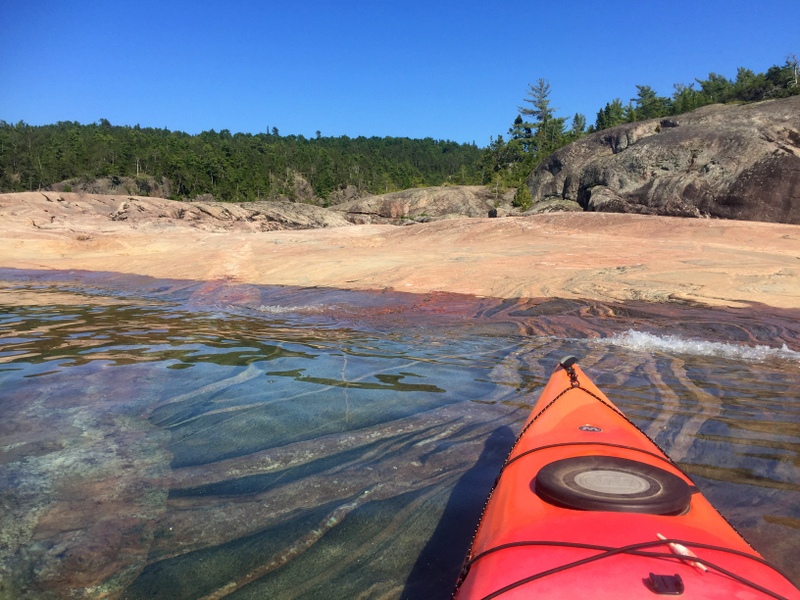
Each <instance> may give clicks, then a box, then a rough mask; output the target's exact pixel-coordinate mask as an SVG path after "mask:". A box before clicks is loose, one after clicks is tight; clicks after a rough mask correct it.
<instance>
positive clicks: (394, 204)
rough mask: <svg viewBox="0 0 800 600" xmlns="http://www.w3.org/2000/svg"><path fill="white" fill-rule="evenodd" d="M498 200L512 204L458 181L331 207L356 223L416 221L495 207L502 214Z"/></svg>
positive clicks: (476, 214) (486, 213)
mask: <svg viewBox="0 0 800 600" xmlns="http://www.w3.org/2000/svg"><path fill="white" fill-rule="evenodd" d="M512 194H513V192H512ZM498 200H499V202H498ZM496 203H498V204H502V203H506V204H510V197H509V198H507V199H506V198H503V199H496V198H495V196H494V195H493V194H492V192H491V191H490V190H489V189H488V188H486V187H483V186H469V185H459V186H442V187H428V188H413V189H409V190H403V191H400V192H392V193H389V194H381V195H379V196H368V197H366V198H360V199H357V200H353V201H350V202H345V203H343V204H338V205H336V206H333V207H331V208H332V210H335V211H338V212H340V213H342V214H343V215H344V216H345V217H346V218H347V219H348V220H349V221H351V222H353V223H357V224H362V223H398V222H406V223H414V222H424V221H433V220H440V219H448V218H459V217H487V216H489V213H490V212H492V211H495V212H494V213H493V216H502V214H499V213H501V212H503V209H502V208H500V209H498V207H497V206H496ZM498 210H499V212H498ZM503 214H504V213H503Z"/></svg>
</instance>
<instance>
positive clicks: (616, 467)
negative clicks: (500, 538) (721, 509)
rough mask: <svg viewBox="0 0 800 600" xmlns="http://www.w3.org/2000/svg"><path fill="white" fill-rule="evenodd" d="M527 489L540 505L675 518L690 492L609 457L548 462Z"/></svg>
mask: <svg viewBox="0 0 800 600" xmlns="http://www.w3.org/2000/svg"><path fill="white" fill-rule="evenodd" d="M532 487H533V489H534V491H535V492H536V494H537V495H538V496H539V497H540V498H542V500H545V501H546V502H549V503H551V504H555V505H557V506H562V507H565V508H572V509H576V510H597V511H611V512H634V513H647V514H654V515H677V514H680V513H682V512H685V511H686V510H687V509H688V508H689V504H690V503H691V500H692V487H690V486H689V484H687V483H686V482H685V481H684V480H683V479H681V478H680V477H678V476H677V475H674V474H672V473H669V472H667V471H665V470H663V469H659V468H658V467H654V466H652V465H648V464H645V463H641V462H638V461H635V460H629V459H625V458H618V457H614V456H577V457H573V458H565V459H562V460H557V461H554V462H551V463H550V464H548V465H545V466H544V467H543V468H542V469H541V470H540V471H539V473H538V474H537V475H536V478H535V479H534V481H533V486H532Z"/></svg>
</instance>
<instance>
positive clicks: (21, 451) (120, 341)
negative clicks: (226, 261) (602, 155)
mask: <svg viewBox="0 0 800 600" xmlns="http://www.w3.org/2000/svg"><path fill="white" fill-rule="evenodd" d="M799 316H800V311H786V310H783V311H781V310H778V309H771V308H768V307H752V306H751V307H742V308H731V309H712V308H708V307H704V306H691V305H680V304H669V305H648V304H644V303H642V304H636V303H627V304H613V303H600V302H594V301H585V302H583V301H575V300H558V299H547V300H544V299H541V300H526V301H511V300H498V299H492V298H472V297H466V296H458V295H454V294H444V293H442V294H426V295H412V294H403V293H398V292H393V291H390V290H386V291H377V292H371V293H367V292H346V291H342V290H332V289H322V288H312V289H301V288H280V287H264V286H251V285H242V284H237V283H236V282H233V281H214V282H193V281H173V280H155V279H150V278H146V277H138V276H130V275H120V274H114V273H86V272H72V271H71V272H36V271H16V270H13V269H0V390H2V392H1V396H0V599H3V600H5V599H11V598H22V599H29V598H30V599H33V598H37V599H39V598H43V599H50V598H52V599H60V598H79V597H80V598H99V597H104V598H124V599H139V598H165V599H166V598H170V599H184V598H185V599H190V598H191V599H195V598H207V599H211V598H227V599H246V598H253V599H255V598H282V599H283V598H309V599H311V598H324V599H325V600H330V599H331V598H365V599H366V598H387V599H389V598H428V599H436V598H443V599H445V598H449V597H450V592H451V590H452V586H453V584H454V582H455V578H456V575H457V572H458V570H459V567H460V564H461V561H462V560H463V557H464V555H465V554H466V551H467V549H468V546H469V543H470V540H471V537H472V534H473V532H474V529H475V526H476V525H477V520H478V517H479V515H480V512H481V509H482V507H483V504H484V502H485V499H486V496H487V494H488V492H489V490H490V488H491V485H492V483H493V482H494V479H495V477H496V475H497V472H498V469H499V467H500V465H501V464H502V462H503V460H504V458H505V456H506V454H507V453H508V451H509V450H510V448H511V445H512V443H513V441H514V436H515V435H516V433H517V432H518V430H519V428H520V426H521V424H522V422H523V421H524V420H525V418H526V416H527V414H528V411H529V410H530V407H531V406H532V404H533V402H534V400H535V398H536V397H537V395H538V393H539V391H540V390H541V388H542V386H543V384H544V383H545V382H546V380H547V378H548V376H549V374H550V373H551V372H552V370H553V369H554V368H555V367H556V365H557V363H558V360H559V359H560V358H562V357H563V356H565V355H568V354H573V355H576V356H578V357H579V358H580V364H581V366H582V367H583V368H584V370H585V371H586V372H587V373H588V374H589V375H590V376H591V377H592V378H593V379H594V380H595V382H596V383H597V384H598V386H600V387H601V388H602V389H603V390H604V391H605V392H606V393H607V395H608V396H609V397H610V398H611V399H612V400H613V401H614V403H616V404H617V405H618V406H619V407H620V408H621V409H622V410H623V411H624V412H625V413H626V414H627V415H628V416H629V417H630V418H631V419H632V420H633V421H634V422H636V423H637V424H638V425H639V426H640V427H641V428H642V429H643V430H644V431H646V432H647V433H648V434H649V435H650V436H651V437H652V438H654V440H655V441H656V442H657V443H658V444H659V445H660V446H661V447H662V448H663V449H664V450H665V451H666V452H667V453H669V454H670V456H671V457H672V458H673V459H674V460H676V461H677V462H678V463H679V464H680V465H681V466H682V468H683V469H684V470H685V471H687V472H688V473H689V474H690V476H691V477H692V478H693V479H694V480H695V482H696V484H697V485H698V486H699V487H700V489H701V490H702V491H703V493H704V494H705V495H706V496H707V497H708V498H709V500H710V501H711V502H712V503H714V504H715V505H716V506H717V508H718V509H720V511H721V512H722V513H723V514H724V515H725V517H727V518H728V520H729V521H730V522H731V523H732V524H733V525H734V526H735V527H736V528H737V529H738V530H739V531H740V533H742V535H744V537H745V538H746V539H748V541H750V542H751V543H752V544H753V545H754V546H755V547H756V549H758V550H759V551H760V552H761V553H762V554H764V555H765V556H766V557H767V558H768V559H770V560H771V561H773V562H774V563H776V564H777V565H778V566H780V567H781V568H783V569H784V570H785V571H787V572H788V573H789V575H790V576H791V577H792V578H793V581H794V582H795V584H797V583H798V582H800V567H799V566H798V565H800V458H799V457H798V453H799V450H800V400H798V394H797V390H798V389H800V319H798V317H799Z"/></svg>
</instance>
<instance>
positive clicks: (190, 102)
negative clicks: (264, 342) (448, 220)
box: [0, 0, 800, 146]
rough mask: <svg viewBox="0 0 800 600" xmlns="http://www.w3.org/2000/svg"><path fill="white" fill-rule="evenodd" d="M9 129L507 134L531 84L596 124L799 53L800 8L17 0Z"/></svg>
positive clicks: (5, 6) (9, 53) (797, 0)
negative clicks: (650, 92)
mask: <svg viewBox="0 0 800 600" xmlns="http://www.w3.org/2000/svg"><path fill="white" fill-rule="evenodd" d="M0 32H2V33H0V119H2V120H5V121H7V122H9V123H16V122H17V121H19V120H23V121H25V122H27V123H29V124H33V125H42V124H47V123H55V122H57V121H79V122H81V123H92V122H96V121H99V120H100V119H101V118H105V119H108V120H109V121H111V123H112V124H114V125H136V124H140V125H141V126H143V127H166V128H168V129H172V130H181V131H186V132H188V133H199V132H201V131H204V130H208V129H215V130H217V131H219V130H221V129H229V130H231V131H232V132H240V131H241V132H250V133H257V132H263V131H265V130H266V128H267V127H270V128H271V127H277V128H278V129H279V130H280V133H281V134H283V135H286V134H302V135H305V136H306V137H313V136H314V134H315V132H316V131H317V130H320V131H321V132H322V134H323V135H331V136H339V135H349V136H351V137H356V136H359V135H365V136H373V135H374V136H408V137H414V138H421V137H428V136H430V137H433V138H436V139H450V140H455V141H458V142H472V141H474V142H476V143H477V144H478V145H479V146H485V145H486V144H488V143H489V138H490V136H492V135H497V134H498V133H500V134H503V135H505V133H506V131H507V130H508V128H509V126H510V125H511V123H512V122H513V120H514V117H515V116H516V114H517V107H518V106H519V105H521V104H523V102H522V99H523V97H524V96H525V92H526V90H527V86H528V84H529V83H534V82H535V81H536V80H537V79H538V78H544V79H547V80H549V82H550V84H551V86H552V92H551V104H552V106H553V107H555V108H556V109H557V111H556V114H557V115H558V116H565V117H569V118H571V116H572V115H573V114H575V113H576V112H580V113H583V114H584V115H586V117H587V121H588V122H589V123H593V122H594V121H595V118H596V114H597V111H598V109H600V108H601V107H602V106H603V105H605V103H606V102H608V101H610V100H613V99H614V98H617V97H619V98H621V99H622V100H623V101H625V102H627V101H628V99H629V98H631V97H633V96H635V94H636V88H635V85H636V84H647V85H650V86H652V87H653V88H654V89H655V90H656V91H657V92H658V93H659V94H661V95H666V96H669V95H671V94H672V92H673V84H674V83H691V82H692V81H693V80H694V78H695V77H706V76H707V75H708V73H709V72H711V71H714V72H717V73H720V74H722V75H725V76H726V77H731V78H732V77H735V75H736V69H737V67H740V66H745V67H748V68H750V69H753V70H754V71H757V72H758V71H765V70H766V69H767V68H769V67H770V66H772V65H774V64H783V63H784V61H785V59H786V56H787V55H788V54H798V55H800V0H758V1H756V0H747V1H742V0H669V1H666V0H665V1H656V0H635V1H634V0H620V1H617V2H611V1H602V0H597V1H588V0H559V1H549V2H543V1H539V0H527V1H518V0H510V1H502V0H497V1H490V0H486V1H484V2H477V1H473V0H459V1H453V0H426V1H419V0H408V1H401V0H397V1H388V0H387V1H382V0H371V1H362V0H350V1H337V0H319V1H312V0H284V1H276V0H260V1H259V0H254V1H249V0H224V1H223V0H220V1H218V2H205V1H202V0H194V1H186V0H176V1H170V0H161V1H160V2H151V1H137V2H131V1H129V0H106V1H101V0H96V1H88V0H71V1H64V0H2V2H0Z"/></svg>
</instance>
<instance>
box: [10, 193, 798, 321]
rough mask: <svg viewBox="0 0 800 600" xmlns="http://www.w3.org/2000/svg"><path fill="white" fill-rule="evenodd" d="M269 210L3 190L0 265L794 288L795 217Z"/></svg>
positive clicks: (676, 288)
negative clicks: (409, 221)
mask: <svg viewBox="0 0 800 600" xmlns="http://www.w3.org/2000/svg"><path fill="white" fill-rule="evenodd" d="M270 208H271V209H272V211H273V212H271V213H269V212H267V211H266V209H265V208H262V207H260V206H253V207H240V206H237V205H220V204H203V203H186V202H176V201H170V200H164V199H158V198H143V197H133V196H124V195H123V196H93V195H85V194H83V195H81V194H69V193H49V192H45V193H40V192H28V193H20V194H3V195H0V232H2V236H3V240H4V244H3V246H2V250H0V267H5V268H15V269H33V270H42V269H44V270H64V269H83V270H88V271H108V272H119V273H129V274H139V275H149V276H153V277H163V278H177V279H190V280H195V281H197V280H205V281H208V280H229V281H231V282H235V283H239V284H246V283H253V284H266V285H292V286H306V287H310V286H325V287H331V288H339V289H352V290H383V289H395V290H398V291H403V292H411V293H427V292H432V291H448V292H456V293H460V294H469V295H475V296H487V297H495V298H574V299H578V298H580V299H588V300H592V299H595V300H601V301H626V300H643V301H651V302H684V303H687V302H688V303H701V304H707V305H715V306H732V307H737V306H738V307H741V306H747V305H749V304H761V305H765V306H772V307H776V308H798V298H800V227H798V226H796V225H785V224H775V223H759V222H745V221H731V220H715V219H685V218H671V217H660V216H650V215H632V214H610V213H591V212H561V213H550V214H539V215H529V216H519V217H507V218H462V219H442V220H436V221H433V222H428V223H418V224H415V225H414V226H411V227H403V226H396V225H389V224H374V223H373V224H366V225H352V224H351V223H350V222H349V221H347V220H346V219H344V218H341V220H338V221H336V222H335V223H333V224H331V223H330V222H328V224H327V225H326V224H325V223H321V222H320V221H319V220H318V219H317V217H316V216H315V215H316V213H315V212H314V207H303V206H302V205H301V206H300V207H299V208H300V210H308V209H310V210H308V213H307V215H306V216H305V218H306V219H307V226H308V227H312V228H309V229H304V230H297V229H291V230H290V229H285V228H284V227H285V226H283V225H281V223H280V221H279V218H278V217H276V215H277V213H278V212H279V211H280V210H282V207H281V206H280V205H278V206H273V207H270ZM293 208H295V209H297V208H298V207H297V206H295V207H293ZM319 210H324V209H319ZM337 225H338V226H337Z"/></svg>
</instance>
